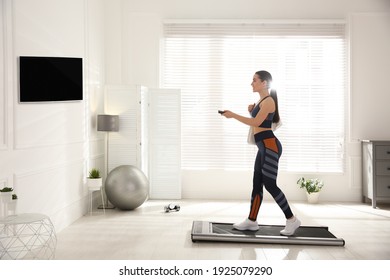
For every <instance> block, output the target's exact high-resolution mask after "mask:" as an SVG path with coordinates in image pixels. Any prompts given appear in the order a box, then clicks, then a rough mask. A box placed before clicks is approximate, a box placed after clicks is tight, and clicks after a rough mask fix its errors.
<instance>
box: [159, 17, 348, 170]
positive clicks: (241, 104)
mask: <svg viewBox="0 0 390 280" xmlns="http://www.w3.org/2000/svg"><path fill="white" fill-rule="evenodd" d="M164 34H165V36H164V37H165V38H164V45H163V60H162V77H161V81H162V86H163V87H166V88H179V89H181V92H182V98H181V103H182V168H185V169H252V168H253V161H254V158H255V155H256V147H255V146H250V145H247V144H246V137H247V131H248V127H247V126H245V125H243V124H241V123H239V122H237V121H235V120H231V119H230V120H229V119H225V118H223V117H221V116H220V115H219V114H218V113H217V111H218V109H229V110H232V111H234V112H236V113H239V114H242V115H247V114H248V112H247V106H248V104H250V103H253V102H256V101H257V100H258V94H257V93H252V88H251V86H250V83H251V81H252V77H253V74H254V73H255V72H256V71H258V70H267V71H269V72H270V73H271V74H272V75H273V79H274V84H273V87H274V88H275V89H276V90H277V92H278V99H279V110H280V115H281V119H282V122H283V126H282V127H281V128H280V129H279V130H277V131H276V132H275V134H276V135H277V137H278V138H279V139H280V141H281V142H282V145H283V156H282V159H281V162H280V165H281V169H282V170H286V171H293V172H295V171H297V172H343V169H344V159H343V144H344V130H345V129H344V126H345V109H344V108H345V98H346V90H345V76H346V74H345V72H346V66H345V64H346V62H345V61H346V59H345V35H344V24H343V23H300V24H296V23H283V24H278V23H256V22H252V23H246V24H242V23H224V22H212V23H197V22H183V21H182V22H166V23H165V25H164Z"/></svg>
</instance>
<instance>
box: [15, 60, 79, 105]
mask: <svg viewBox="0 0 390 280" xmlns="http://www.w3.org/2000/svg"><path fill="white" fill-rule="evenodd" d="M19 81H20V83H19V91H20V99H19V100H20V102H47V101H73V100H82V99H83V62H82V58H76V57H38V56H20V57H19Z"/></svg>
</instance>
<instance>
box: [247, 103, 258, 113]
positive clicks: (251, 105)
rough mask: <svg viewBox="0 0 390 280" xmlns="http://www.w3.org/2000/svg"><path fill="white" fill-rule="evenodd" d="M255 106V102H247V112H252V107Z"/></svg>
mask: <svg viewBox="0 0 390 280" xmlns="http://www.w3.org/2000/svg"><path fill="white" fill-rule="evenodd" d="M255 106H256V103H253V104H249V105H248V112H249V113H250V112H252V110H253V108H255Z"/></svg>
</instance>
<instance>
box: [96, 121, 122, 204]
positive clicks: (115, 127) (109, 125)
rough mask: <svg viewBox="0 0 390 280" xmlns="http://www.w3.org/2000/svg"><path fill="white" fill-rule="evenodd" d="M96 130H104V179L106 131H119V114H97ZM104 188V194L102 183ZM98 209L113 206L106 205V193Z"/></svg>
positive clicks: (106, 162)
mask: <svg viewBox="0 0 390 280" xmlns="http://www.w3.org/2000/svg"><path fill="white" fill-rule="evenodd" d="M97 131H104V132H106V135H105V142H106V145H105V146H106V147H105V155H106V157H105V165H106V179H107V175H108V133H109V132H110V131H119V116H117V115H98V116H97ZM103 185H104V186H103V188H104V194H106V191H105V184H103ZM98 208H99V209H103V208H104V209H113V208H115V207H114V206H109V205H108V198H107V194H106V195H105V205H102V206H99V207H98Z"/></svg>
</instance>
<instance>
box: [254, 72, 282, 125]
mask: <svg viewBox="0 0 390 280" xmlns="http://www.w3.org/2000/svg"><path fill="white" fill-rule="evenodd" d="M256 75H257V76H259V78H260V80H261V81H262V82H264V81H267V85H268V88H270V87H271V84H272V76H271V74H270V73H269V72H267V71H265V70H261V71H257V72H256ZM270 95H271V97H272V99H273V100H274V102H275V115H274V118H273V119H272V122H273V123H278V122H279V121H280V116H279V106H278V95H277V94H276V90H275V89H271V92H270Z"/></svg>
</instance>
